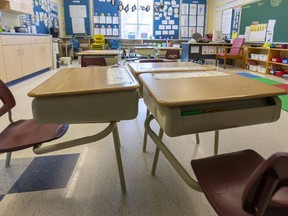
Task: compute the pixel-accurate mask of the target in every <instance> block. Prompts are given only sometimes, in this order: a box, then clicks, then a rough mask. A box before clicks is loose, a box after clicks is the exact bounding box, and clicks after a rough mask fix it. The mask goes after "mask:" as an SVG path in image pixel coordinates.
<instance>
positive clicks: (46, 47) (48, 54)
mask: <svg viewBox="0 0 288 216" xmlns="http://www.w3.org/2000/svg"><path fill="white" fill-rule="evenodd" d="M42 47H43V66H44V68H50V67H52V46H51V44H42Z"/></svg>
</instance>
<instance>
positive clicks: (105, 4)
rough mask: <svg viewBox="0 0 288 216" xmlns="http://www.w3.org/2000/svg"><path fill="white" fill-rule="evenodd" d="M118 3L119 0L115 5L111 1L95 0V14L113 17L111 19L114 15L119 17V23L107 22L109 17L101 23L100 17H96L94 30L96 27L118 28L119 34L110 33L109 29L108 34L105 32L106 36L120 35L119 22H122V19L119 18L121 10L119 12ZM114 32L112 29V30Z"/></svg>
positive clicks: (116, 0)
mask: <svg viewBox="0 0 288 216" xmlns="http://www.w3.org/2000/svg"><path fill="white" fill-rule="evenodd" d="M118 3H119V0H115V5H114V6H113V5H111V3H110V1H103V0H102V1H101V0H94V14H93V16H95V17H97V16H104V17H105V18H106V17H111V19H110V20H111V21H113V19H112V18H113V17H115V18H116V17H117V19H118V24H115V23H113V22H112V23H106V21H107V18H106V21H105V23H100V19H94V18H93V30H92V32H93V31H94V28H99V29H100V28H105V29H109V28H111V29H113V28H114V29H115V28H117V29H118V35H113V34H109V33H108V31H107V32H106V31H105V32H106V34H104V35H105V36H110V37H112V36H113V37H119V34H120V33H119V24H120V20H119V12H118ZM110 32H112V31H110Z"/></svg>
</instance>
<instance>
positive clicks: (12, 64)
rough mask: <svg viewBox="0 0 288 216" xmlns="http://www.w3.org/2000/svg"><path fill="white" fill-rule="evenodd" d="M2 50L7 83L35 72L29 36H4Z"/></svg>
mask: <svg viewBox="0 0 288 216" xmlns="http://www.w3.org/2000/svg"><path fill="white" fill-rule="evenodd" d="M2 49H3V55H4V64H5V68H6V77H7V81H11V80H15V79H18V78H20V77H22V76H25V75H28V74H31V73H33V72H34V67H33V59H32V58H31V50H32V46H31V38H30V37H29V36H8V35H6V36H2Z"/></svg>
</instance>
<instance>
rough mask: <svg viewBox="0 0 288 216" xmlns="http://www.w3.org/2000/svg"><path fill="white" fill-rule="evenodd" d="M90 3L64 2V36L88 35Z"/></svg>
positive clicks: (83, 1) (81, 0)
mask: <svg viewBox="0 0 288 216" xmlns="http://www.w3.org/2000/svg"><path fill="white" fill-rule="evenodd" d="M89 2H90V1H89V0H72V1H64V17H65V27H66V35H74V34H85V35H90V34H91V33H90V3H89Z"/></svg>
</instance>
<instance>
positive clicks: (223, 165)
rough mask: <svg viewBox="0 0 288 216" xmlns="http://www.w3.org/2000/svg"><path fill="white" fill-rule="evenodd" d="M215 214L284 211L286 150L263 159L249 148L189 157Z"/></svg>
mask: <svg viewBox="0 0 288 216" xmlns="http://www.w3.org/2000/svg"><path fill="white" fill-rule="evenodd" d="M191 165H192V168H193V170H194V173H195V175H196V178H197V179H198V182H199V185H200V186H201V189H202V191H203V193H204V194H205V196H206V198H207V199H208V201H209V202H210V204H211V205H212V207H213V208H214V210H215V211H216V213H217V214H218V215H222V216H224V215H225V216H231V215H233V216H234V215H237V216H242V215H243V216H244V215H245V216H247V215H271V216H278V215H279V216H280V215H288V187H287V186H288V153H275V154H273V155H272V156H271V157H270V158H268V159H267V160H265V159H264V158H263V157H261V156H260V155H259V154H258V153H256V152H255V151H253V150H244V151H240V152H233V153H227V154H223V155H217V156H212V157H208V158H203V159H196V160H192V162H191Z"/></svg>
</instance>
